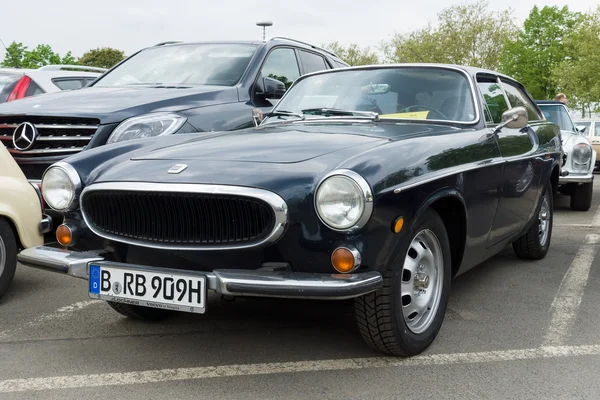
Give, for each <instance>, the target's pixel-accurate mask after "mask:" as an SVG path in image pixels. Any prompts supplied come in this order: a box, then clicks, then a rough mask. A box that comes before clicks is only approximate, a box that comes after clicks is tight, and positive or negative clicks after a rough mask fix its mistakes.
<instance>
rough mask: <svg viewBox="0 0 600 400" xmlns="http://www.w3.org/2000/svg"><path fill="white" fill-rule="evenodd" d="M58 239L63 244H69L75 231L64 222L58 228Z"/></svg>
mask: <svg viewBox="0 0 600 400" xmlns="http://www.w3.org/2000/svg"><path fill="white" fill-rule="evenodd" d="M56 240H58V243H60V244H61V245H63V246H69V245H70V244H71V243H72V242H73V232H72V231H71V228H69V227H68V226H67V225H65V224H62V225H59V227H58V228H56Z"/></svg>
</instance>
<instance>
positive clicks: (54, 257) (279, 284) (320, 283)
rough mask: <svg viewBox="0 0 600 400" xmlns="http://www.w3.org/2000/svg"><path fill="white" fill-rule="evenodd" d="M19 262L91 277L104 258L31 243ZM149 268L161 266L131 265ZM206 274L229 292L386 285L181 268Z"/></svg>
mask: <svg viewBox="0 0 600 400" xmlns="http://www.w3.org/2000/svg"><path fill="white" fill-rule="evenodd" d="M17 259H18V260H19V262H20V263H21V264H23V265H25V266H27V267H33V268H40V269H44V270H47V271H53V272H57V273H61V274H65V275H70V276H73V277H76V278H81V279H86V280H87V279H88V276H89V275H88V274H89V265H90V264H92V263H98V262H102V261H104V257H102V256H99V255H98V254H96V253H84V252H76V251H70V250H63V249H58V248H53V247H47V246H38V247H31V248H28V249H25V250H23V251H22V252H21V253H19V254H18V256H17ZM131 267H134V268H141V269H144V270H146V271H153V270H156V271H157V272H158V270H162V271H161V272H164V271H165V270H164V269H162V268H155V267H147V266H146V267H145V266H138V265H135V266H134V265H131ZM169 271H171V272H176V271H177V270H169ZM181 272H182V273H185V274H190V273H192V274H198V275H202V276H206V279H207V283H208V289H209V290H214V291H215V292H217V293H221V294H224V295H229V296H260V297H285V298H297V299H324V300H344V299H351V298H354V297H359V296H362V295H365V294H367V293H370V292H373V291H375V290H377V289H379V288H381V287H382V286H383V278H382V276H381V274H380V273H379V272H376V271H370V272H362V273H356V274H315V273H306V272H291V271H271V270H243V269H223V270H219V269H216V270H213V271H212V272H194V271H187V270H186V271H181Z"/></svg>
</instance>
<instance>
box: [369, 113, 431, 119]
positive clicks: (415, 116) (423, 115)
mask: <svg viewBox="0 0 600 400" xmlns="http://www.w3.org/2000/svg"><path fill="white" fill-rule="evenodd" d="M427 115H429V111H414V112H405V113H396V114H382V115H380V116H379V117H381V118H406V119H427Z"/></svg>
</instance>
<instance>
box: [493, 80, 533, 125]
mask: <svg viewBox="0 0 600 400" xmlns="http://www.w3.org/2000/svg"><path fill="white" fill-rule="evenodd" d="M502 86H503V87H504V90H505V91H506V95H507V97H508V101H510V105H511V106H512V107H519V106H521V107H525V109H526V110H527V114H528V116H529V120H530V121H538V120H540V119H542V116H541V115H539V114H538V112H537V110H536V109H535V105H533V103H532V102H531V100H529V98H528V97H527V96H526V95H525V93H523V91H522V90H521V89H520V88H518V87H516V86H515V85H513V84H512V83H510V82H506V81H504V80H503V81H502Z"/></svg>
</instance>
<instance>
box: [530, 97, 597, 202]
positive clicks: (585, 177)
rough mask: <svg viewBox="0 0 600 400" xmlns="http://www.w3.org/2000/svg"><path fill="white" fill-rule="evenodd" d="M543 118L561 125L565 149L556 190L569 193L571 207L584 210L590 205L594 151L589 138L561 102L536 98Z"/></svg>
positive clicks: (594, 160)
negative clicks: (578, 127) (576, 125)
mask: <svg viewBox="0 0 600 400" xmlns="http://www.w3.org/2000/svg"><path fill="white" fill-rule="evenodd" d="M536 103H537V104H538V106H539V107H540V109H541V110H542V112H543V113H544V116H545V117H546V119H547V120H548V121H550V122H554V123H555V124H557V125H558V126H559V127H560V131H561V135H562V146H563V151H564V156H563V165H562V168H561V173H560V178H559V180H558V185H559V187H558V190H559V191H560V192H561V193H563V194H566V195H569V196H571V209H573V210H578V211H587V210H589V209H590V207H591V206H592V193H593V187H594V186H593V185H594V168H595V162H596V151H595V150H594V149H593V148H592V144H591V143H590V140H589V138H588V137H587V136H586V135H584V134H583V132H580V131H579V130H578V129H577V128H576V127H575V124H574V123H573V120H572V119H571V116H570V115H569V110H568V109H567V107H566V106H565V105H564V104H563V103H561V102H560V101H551V100H538V101H536Z"/></svg>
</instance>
